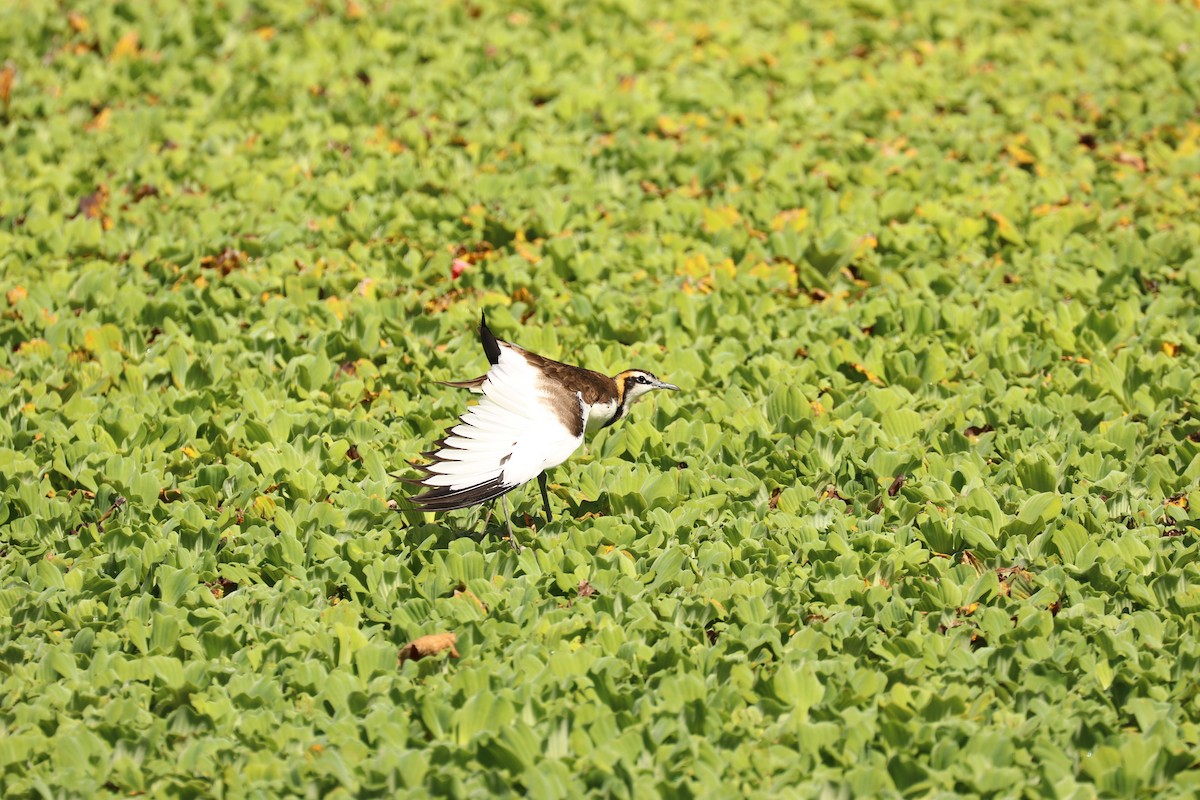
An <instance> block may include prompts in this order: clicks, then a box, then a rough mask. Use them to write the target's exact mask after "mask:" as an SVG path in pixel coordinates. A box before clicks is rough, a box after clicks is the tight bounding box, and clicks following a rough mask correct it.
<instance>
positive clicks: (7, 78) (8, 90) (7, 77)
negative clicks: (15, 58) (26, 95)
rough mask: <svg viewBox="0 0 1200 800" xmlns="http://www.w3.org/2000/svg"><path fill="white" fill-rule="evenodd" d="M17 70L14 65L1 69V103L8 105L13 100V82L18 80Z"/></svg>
mask: <svg viewBox="0 0 1200 800" xmlns="http://www.w3.org/2000/svg"><path fill="white" fill-rule="evenodd" d="M16 77H17V70H16V68H15V67H13V65H12V64H7V65H5V67H4V69H0V103H4V105H8V101H9V100H10V99H12V87H13V81H14V80H16Z"/></svg>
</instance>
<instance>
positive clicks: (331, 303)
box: [325, 295, 346, 320]
mask: <svg viewBox="0 0 1200 800" xmlns="http://www.w3.org/2000/svg"><path fill="white" fill-rule="evenodd" d="M325 305H326V306H328V307H329V310H330V311H331V312H333V315H334V316H335V317H337V318H338V320H345V319H346V304H345V303H344V302H342V298H340V297H338V296H337V295H330V296H329V297H327V298H325Z"/></svg>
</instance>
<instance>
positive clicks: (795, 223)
mask: <svg viewBox="0 0 1200 800" xmlns="http://www.w3.org/2000/svg"><path fill="white" fill-rule="evenodd" d="M807 227H808V209H807V208H789V209H787V210H786V211H780V212H779V213H778V214H776V215H775V219H773V220H771V230H773V231H784V230H790V231H794V232H796V233H800V232H801V231H802V230H804V229H805V228H807Z"/></svg>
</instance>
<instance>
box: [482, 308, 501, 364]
mask: <svg viewBox="0 0 1200 800" xmlns="http://www.w3.org/2000/svg"><path fill="white" fill-rule="evenodd" d="M479 341H480V342H481V343H482V344H483V352H484V354H485V355H487V360H488V363H489V364H497V363H499V362H500V342H498V341H497V340H496V336H495V334H493V333H492V332H491V330H489V329H488V326H487V312H485V311H480V312H479Z"/></svg>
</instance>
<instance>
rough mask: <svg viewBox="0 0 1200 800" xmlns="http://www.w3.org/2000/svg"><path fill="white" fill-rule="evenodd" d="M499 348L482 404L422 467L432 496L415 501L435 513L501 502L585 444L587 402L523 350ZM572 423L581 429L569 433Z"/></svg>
mask: <svg viewBox="0 0 1200 800" xmlns="http://www.w3.org/2000/svg"><path fill="white" fill-rule="evenodd" d="M499 345H500V358H499V359H498V360H497V362H496V363H495V364H494V365H493V366H492V368H491V369H490V370H488V373H487V376H486V377H485V379H484V381H483V385H482V387H481V390H482V393H483V399H482V400H480V402H479V403H478V404H477V405H474V406H471V407H470V408H468V409H467V411H466V413H464V414H463V415H462V417H460V419H459V423H458V424H457V425H455V426H453V427H452V428H450V429H449V430H448V431H447V432H446V436H445V438H443V439H442V440H441V441H440V442H439V443H438V444H437V445H436V446H435V448H434V450H432V451H430V452H429V453H427V454H426V455H427V456H429V457H430V458H431V459H432V460H433V463H431V464H427V465H426V466H424V467H421V469H423V470H424V471H425V473H426V475H425V477H424V478H422V479H421V480H420V481H418V483H419V484H420V485H422V486H425V487H426V488H428V489H429V491H427V492H425V493H424V494H421V495H418V496H416V497H413V498H412V500H413V502H414V503H416V504H418V505H420V506H422V507H424V508H426V509H428V510H431V511H445V510H449V509H453V508H464V507H466V506H470V505H476V504H477V503H482V502H484V501H487V500H491V499H494V498H496V497H499V496H500V495H502V494H504V493H505V492H508V491H510V490H512V489H515V488H516V487H518V486H520V485H521V484H523V483H525V482H526V481H530V480H533V479H534V478H536V477H537V476H538V475H539V474H541V473H542V472H543V471H544V470H547V469H550V468H551V467H556V466H558V465H559V464H561V463H563V462H564V461H566V460H567V459H568V458H569V457H570V456H571V453H573V452H575V450H576V449H578V448H579V445H580V444H582V443H583V432H584V429H585V427H586V425H587V407H586V406H585V405H584V403H583V398H582V397H581V396H580V395H579V394H578V393H574V394H573V395H572V394H571V393H568V392H567V390H565V389H563V388H562V387H561V386H559V385H557V384H553V383H551V382H548V381H546V380H545V379H544V378H543V376H542V373H541V372H540V371H538V370H537V369H535V368H534V367H533V366H531V365H530V363H529V362H528V361H527V360H526V358H525V356H524V355H523V354H522V351H521V350H520V349H519V348H515V347H513V346H512V345H510V344H508V343H507V342H499ZM564 410H565V411H567V412H569V413H566V414H564V413H563V412H564ZM568 418H569V419H570V420H571V422H573V423H575V424H573V425H570V426H568V424H567V423H566V419H568Z"/></svg>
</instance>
